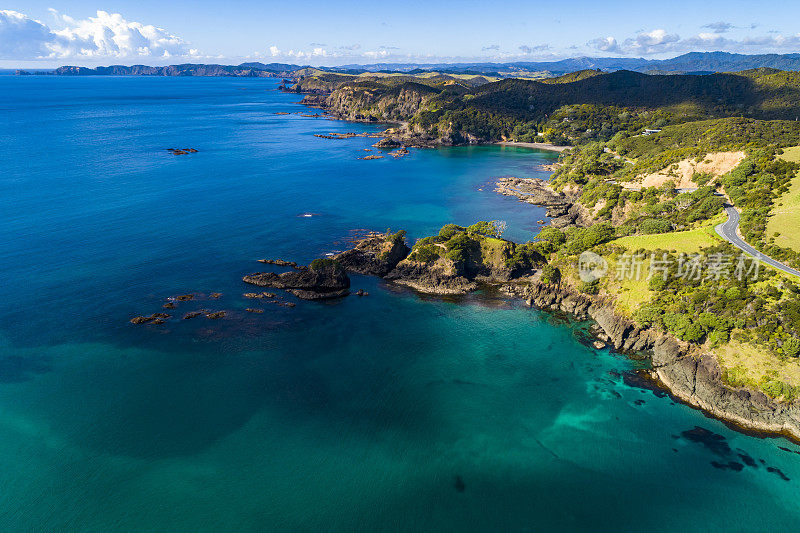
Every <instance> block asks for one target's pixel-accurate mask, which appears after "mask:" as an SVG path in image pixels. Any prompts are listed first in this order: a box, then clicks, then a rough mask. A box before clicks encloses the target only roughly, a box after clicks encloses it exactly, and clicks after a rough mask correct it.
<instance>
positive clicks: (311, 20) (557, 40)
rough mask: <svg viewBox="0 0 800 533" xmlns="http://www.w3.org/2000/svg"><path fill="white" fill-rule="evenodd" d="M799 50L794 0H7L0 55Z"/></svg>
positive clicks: (433, 56) (148, 60)
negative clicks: (400, 0)
mask: <svg viewBox="0 0 800 533" xmlns="http://www.w3.org/2000/svg"><path fill="white" fill-rule="evenodd" d="M690 51H727V52H738V53H746V54H758V53H794V52H800V2H799V1H798V0H792V1H784V0H777V1H770V2H769V4H768V5H766V4H764V3H757V2H753V1H752V0H750V1H746V2H745V1H739V0H728V1H725V0H705V1H703V2H698V1H697V0H692V1H687V0H670V1H667V2H655V1H647V0H639V1H628V0H624V1H623V0H617V1H615V0H606V1H605V2H600V1H588V2H587V1H579V0H561V1H559V2H537V1H532V0H523V1H520V0H506V1H498V2H489V1H473V0H459V1H450V0H445V1H436V0H428V1H418V0H404V1H403V2H376V1H374V0H373V1H370V2H364V1H355V0H336V1H335V2H333V1H327V2H325V1H318V0H304V1H301V2H291V1H287V0H281V1H272V0H261V1H252V0H250V1H248V0H226V1H224V2H221V1H219V0H214V1H210V0H194V1H191V2H189V1H183V0H171V1H165V0H160V1H155V0H136V1H135V2H133V1H119V0H69V1H58V0H45V1H40V0H24V1H11V0H0V68H15V67H21V68H36V67H40V68H49V67H54V66H60V65H65V64H69V65H85V66H97V65H110V64H124V65H132V64H149V65H161V64H174V63H182V62H197V63H224V64H238V63H241V62H245V61H261V62H265V63H269V62H281V63H294V64H301V65H314V66H319V65H342V64H353V63H357V64H367V63H438V62H473V61H482V62H508V61H548V60H558V59H564V58H567V57H582V56H594V57H649V58H653V59H662V58H666V57H674V56H676V55H680V54H682V53H685V52H690Z"/></svg>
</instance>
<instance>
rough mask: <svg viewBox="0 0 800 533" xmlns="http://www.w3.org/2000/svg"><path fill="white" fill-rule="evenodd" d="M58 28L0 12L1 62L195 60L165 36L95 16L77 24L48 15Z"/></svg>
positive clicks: (162, 32) (193, 53)
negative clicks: (33, 60)
mask: <svg viewBox="0 0 800 533" xmlns="http://www.w3.org/2000/svg"><path fill="white" fill-rule="evenodd" d="M50 11H51V13H52V14H53V15H54V16H55V17H56V19H57V20H58V23H59V25H60V26H61V28H60V29H52V28H50V27H48V26H47V25H45V24H43V23H41V22H39V21H37V20H34V19H32V18H30V17H28V16H27V15H24V14H22V13H18V12H16V11H0V59H41V58H47V59H95V58H98V59H99V58H114V59H132V58H147V57H150V58H170V57H176V56H178V57H182V56H186V57H200V53H199V52H198V51H197V49H192V48H190V47H189V43H187V42H186V41H184V40H183V39H181V38H180V37H178V36H176V35H173V34H171V33H169V32H168V31H166V30H164V29H162V28H158V27H156V26H152V25H149V24H142V23H141V22H134V21H128V20H126V19H125V18H124V17H123V16H122V15H120V14H119V13H108V12H106V11H98V12H97V16H96V17H89V18H87V19H84V20H76V19H73V18H72V17H69V16H67V15H63V14H60V13H58V12H57V11H55V10H52V9H51V10H50Z"/></svg>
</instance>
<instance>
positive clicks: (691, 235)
mask: <svg viewBox="0 0 800 533" xmlns="http://www.w3.org/2000/svg"><path fill="white" fill-rule="evenodd" d="M724 220H725V217H724V216H721V217H716V218H714V220H713V221H712V222H713V224H710V225H708V226H703V227H702V228H697V229H693V230H689V231H678V232H674V233H660V234H657V235H631V236H629V237H622V238H621V239H617V240H615V241H614V243H613V244H616V245H619V246H622V247H624V248H627V249H628V250H631V251H633V250H641V249H644V250H647V251H653V250H670V251H675V252H676V253H681V252H683V253H687V254H688V253H695V252H699V251H700V248H702V247H704V246H713V245H714V244H716V243H717V242H719V237H717V236H716V234H715V233H714V226H715V225H717V224H719V223H721V222H724Z"/></svg>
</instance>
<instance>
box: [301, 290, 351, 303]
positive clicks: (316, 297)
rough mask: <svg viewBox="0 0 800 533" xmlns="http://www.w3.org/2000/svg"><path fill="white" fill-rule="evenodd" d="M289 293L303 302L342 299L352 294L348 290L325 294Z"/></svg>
mask: <svg viewBox="0 0 800 533" xmlns="http://www.w3.org/2000/svg"><path fill="white" fill-rule="evenodd" d="M288 292H289V293H290V294H293V295H295V296H297V297H298V298H300V299H301V300H329V299H331V298H341V297H343V296H347V295H348V294H350V291H349V290H347V289H342V290H340V291H325V292H319V291H315V290H306V289H288ZM289 303H291V302H289ZM292 306H294V304H292ZM287 307H288V304H287Z"/></svg>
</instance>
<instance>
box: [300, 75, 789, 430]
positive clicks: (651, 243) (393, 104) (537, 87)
mask: <svg viewBox="0 0 800 533" xmlns="http://www.w3.org/2000/svg"><path fill="white" fill-rule="evenodd" d="M286 90H290V91H296V92H300V93H305V94H306V96H305V98H304V100H303V103H305V104H307V105H310V106H313V107H319V108H322V109H324V110H325V111H326V112H327V113H329V114H330V115H332V116H334V117H337V118H342V119H346V120H355V121H375V122H394V123H396V124H397V126H394V127H392V128H389V129H388V130H386V132H385V135H386V139H385V141H384V142H385V143H386V145H387V146H398V145H406V146H423V147H424V146H435V145H459V144H480V143H496V142H511V143H520V144H522V145H523V146H524V144H525V143H548V145H555V146H565V147H569V148H568V149H564V150H563V151H562V153H561V156H560V159H559V163H558V165H557V169H556V171H555V172H554V174H553V176H552V178H551V179H550V180H549V181H547V182H546V181H541V180H535V179H528V178H516V177H515V178H503V179H500V180H498V183H497V192H498V193H500V194H504V195H508V196H513V197H516V198H518V199H519V200H520V201H523V202H527V203H531V204H534V205H541V206H545V207H547V208H548V216H549V217H550V218H551V221H550V227H548V228H545V229H543V230H542V231H541V232H540V234H539V235H538V237H537V238H536V240H535V241H533V242H529V243H525V244H515V243H511V242H510V241H506V240H503V239H502V232H501V231H498V229H497V226H496V225H493V224H491V223H488V222H482V223H478V224H476V225H475V226H469V227H462V226H454V225H448V226H445V227H444V228H442V231H441V232H440V233H439V234H438V235H434V236H429V237H425V238H422V239H420V240H419V241H417V242H416V243H414V244H413V246H412V247H411V249H410V252H409V254H408V255H407V256H405V257H403V258H402V259H399V260H398V261H397V263H396V264H395V265H393V267H392V268H391V269H388V268H383V269H381V272H375V271H371V272H369V273H374V274H377V275H380V276H382V277H384V278H385V279H387V280H390V281H393V282H396V283H401V284H404V285H406V286H409V287H412V288H414V289H416V290H419V291H422V292H429V293H435V294H459V293H464V292H468V291H472V290H475V289H477V288H478V287H479V286H481V284H486V283H488V284H491V285H495V286H497V287H498V288H500V289H502V290H503V291H505V292H506V293H508V294H510V295H515V296H518V297H521V298H524V299H526V300H527V301H528V302H529V303H530V304H532V305H535V306H537V307H540V308H543V309H556V310H560V311H566V312H569V313H571V314H573V315H575V316H577V317H580V318H591V319H593V320H594V321H595V322H596V323H597V324H598V327H599V332H600V335H599V336H600V338H601V339H604V341H606V342H609V343H611V344H612V345H613V346H614V347H615V348H617V349H619V350H622V351H635V352H640V351H645V352H647V353H648V354H649V355H650V357H651V361H652V369H651V370H650V376H651V378H652V379H654V380H657V381H658V382H660V383H661V384H662V385H663V386H664V387H666V388H667V389H668V390H669V391H670V392H671V393H672V394H674V395H675V396H676V397H678V398H680V399H681V400H683V401H685V402H686V403H688V404H690V405H693V406H696V407H698V408H701V409H703V410H704V411H706V412H708V413H710V414H712V415H713V416H715V417H718V418H721V419H723V420H727V421H729V422H731V423H733V424H735V425H737V426H738V427H741V428H746V429H749V430H756V431H763V432H769V433H779V434H784V435H788V436H791V437H793V438H795V439H800V401H798V398H800V359H798V356H800V298H798V297H799V296H800V284H799V283H798V281H800V280H798V278H797V277H796V276H794V275H793V274H792V272H794V271H796V269H798V268H800V250H798V248H797V247H796V246H795V245H794V243H795V240H796V239H795V237H796V231H797V228H798V227H800V211H798V210H796V209H794V207H793V206H795V205H796V201H795V198H794V195H796V191H797V187H798V183H800V176H798V171H799V170H800V123H798V122H797V121H796V120H795V118H796V117H797V116H800V104H798V102H800V98H798V96H800V73H797V72H785V71H778V70H774V69H764V68H759V69H755V70H750V71H743V72H734V73H725V74H713V75H708V76H695V75H677V76H663V75H644V74H639V73H635V72H626V71H618V72H614V73H602V72H598V71H594V70H590V71H581V72H575V73H571V74H568V75H565V76H562V77H557V78H551V79H547V80H539V81H535V80H519V79H516V80H500V81H491V82H486V81H485V80H477V79H476V78H474V77H473V78H470V77H466V78H464V79H462V80H460V81H459V82H453V81H452V80H447V79H444V78H440V77H437V76H428V77H425V78H423V77H417V78H416V79H414V80H411V79H408V78H407V77H406V76H387V77H377V76H375V77H370V78H369V79H365V77H364V76H359V77H358V78H354V77H348V76H345V75H342V74H331V73H324V74H320V73H315V74H312V75H310V76H308V77H304V78H300V79H298V80H297V82H296V83H295V84H294V85H292V86H291V87H288V88H287V89H286ZM533 146H536V145H535V144H534V145H533ZM783 206H786V207H788V208H789V211H788V212H787V211H786V210H785V209H782V207H783ZM726 209H727V211H726ZM732 210H735V213H737V216H740V217H741V218H740V221H739V226H738V233H737V231H736V230H737V228H734V230H733V231H734V233H735V234H736V235H737V238H736V239H732V238H730V236H729V235H727V233H724V232H723V233H721V234H718V232H717V231H715V228H717V227H718V226H719V227H723V226H725V227H728V226H729V225H730V224H728V225H725V224H724V223H725V222H726V220H728V215H729V214H730V213H731V212H732ZM773 217H778V218H777V219H776V220H778V219H779V220H780V224H779V225H775V224H773V223H772V222H771V219H772V218H773ZM768 228H769V230H768ZM728 233H730V231H729V232H728ZM723 237H725V238H723ZM726 239H727V240H726ZM740 241H741V242H740ZM741 243H745V244H746V247H745V246H742V245H741ZM372 245H374V243H372V244H369V243H362V245H360V246H362V247H368V246H372ZM754 251H755V252H756V253H757V254H758V255H759V256H761V257H763V258H765V259H766V260H765V261H764V262H763V264H761V263H758V262H755V261H753V258H752V255H753V252H754ZM384 252H385V250H384V251H383V252H378V251H376V252H375V254H376V255H380V254H381V253H384ZM743 252H746V253H743ZM587 253H590V254H592V257H597V258H600V259H601V260H602V262H603V265H604V270H605V271H604V275H603V276H598V277H594V278H586V276H583V275H582V274H584V273H583V272H582V271H581V268H580V267H581V262H582V259H583V258H584V254H587ZM748 254H749V255H748ZM362 255H363V254H362ZM336 259H337V260H338V261H340V262H341V264H342V265H343V266H345V268H348V269H350V270H354V271H357V272H362V271H364V269H363V268H362V265H361V264H359V263H358V262H355V263H354V262H353V261H352V258H351V257H350V256H347V255H344V256H340V257H338V258H336ZM701 261H702V263H701ZM691 262H694V263H693V264H695V266H694V267H693V268H695V270H694V271H692V273H691V275H687V273H686V270H687V268H688V265H689V264H691ZM743 274H744V275H743Z"/></svg>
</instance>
